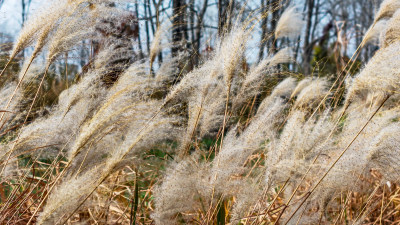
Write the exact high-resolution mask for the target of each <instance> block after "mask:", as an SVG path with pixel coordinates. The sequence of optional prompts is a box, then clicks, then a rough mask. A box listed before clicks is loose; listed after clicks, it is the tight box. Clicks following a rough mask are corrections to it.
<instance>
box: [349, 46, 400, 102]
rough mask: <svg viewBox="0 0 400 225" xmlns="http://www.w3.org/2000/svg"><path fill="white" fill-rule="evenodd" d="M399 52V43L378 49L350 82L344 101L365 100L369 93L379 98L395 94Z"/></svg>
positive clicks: (398, 82)
mask: <svg viewBox="0 0 400 225" xmlns="http://www.w3.org/2000/svg"><path fill="white" fill-rule="evenodd" d="M399 50H400V42H395V43H393V44H392V45H390V46H388V47H386V48H382V49H380V50H379V51H378V52H377V53H376V54H375V56H374V57H373V58H372V59H371V60H370V61H369V62H368V64H367V65H366V67H365V68H364V69H363V70H362V71H361V72H360V74H358V75H357V76H356V77H354V79H353V80H352V82H351V86H350V87H349V89H348V93H347V97H346V101H347V102H349V101H352V100H354V99H355V98H357V97H358V98H361V99H364V100H365V98H366V96H367V93H370V92H373V93H376V94H380V95H381V96H386V95H391V94H394V93H396V90H397V89H398V88H399V84H400V80H399V76H398V70H399V69H400V64H399V63H398V61H397V60H396V59H397V56H398V52H399Z"/></svg>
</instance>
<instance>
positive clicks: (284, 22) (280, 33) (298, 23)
mask: <svg viewBox="0 0 400 225" xmlns="http://www.w3.org/2000/svg"><path fill="white" fill-rule="evenodd" d="M296 10H297V8H296V7H295V6H289V7H288V8H287V9H286V10H285V11H284V12H283V13H282V15H281V17H280V18H279V20H278V23H277V25H276V29H275V38H276V39H278V38H283V37H288V38H290V39H296V38H297V37H298V36H300V35H301V32H302V30H303V26H304V24H305V22H304V20H303V16H302V14H301V13H299V12H297V11H296Z"/></svg>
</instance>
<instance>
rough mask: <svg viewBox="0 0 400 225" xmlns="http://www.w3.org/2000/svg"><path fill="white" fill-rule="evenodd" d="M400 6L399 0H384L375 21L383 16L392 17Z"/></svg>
mask: <svg viewBox="0 0 400 225" xmlns="http://www.w3.org/2000/svg"><path fill="white" fill-rule="evenodd" d="M399 8H400V1H398V0H384V1H383V2H382V3H381V6H380V7H379V10H378V12H377V13H376V15H375V18H374V23H376V22H377V21H378V20H381V19H383V18H390V17H392V16H393V14H394V13H395V12H396V11H397V10H398V9H399Z"/></svg>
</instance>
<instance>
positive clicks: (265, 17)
mask: <svg viewBox="0 0 400 225" xmlns="http://www.w3.org/2000/svg"><path fill="white" fill-rule="evenodd" d="M261 10H262V12H263V13H262V21H261V40H260V49H259V52H258V61H261V60H262V58H263V57H264V49H265V45H266V41H267V40H266V38H267V37H268V36H267V32H268V27H267V24H268V14H269V12H268V11H269V4H268V2H266V0H261Z"/></svg>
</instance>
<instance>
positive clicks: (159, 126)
mask: <svg viewBox="0 0 400 225" xmlns="http://www.w3.org/2000/svg"><path fill="white" fill-rule="evenodd" d="M125 76H128V77H130V79H133V80H134V81H135V83H130V84H129V85H127V84H126V83H125V82H124V81H127V79H128V78H124V77H125ZM146 76H147V75H145V73H141V72H140V65H139V67H138V66H136V65H134V66H132V67H131V68H130V69H128V70H127V71H126V72H125V73H124V75H123V77H122V79H121V80H120V81H119V82H118V83H116V84H115V86H113V88H112V89H111V90H110V92H109V93H108V97H106V99H105V100H104V102H103V104H102V107H101V108H100V109H98V111H97V113H96V114H95V115H94V116H93V118H92V119H90V120H88V121H87V122H86V124H84V125H83V126H82V128H81V131H80V134H79V136H78V138H77V139H76V141H75V143H74V145H73V146H72V147H71V149H70V150H69V153H68V155H69V160H70V162H71V164H70V165H71V166H70V168H69V170H70V171H71V172H70V173H69V175H68V176H67V178H66V180H65V181H64V182H63V183H62V184H61V186H60V187H59V188H60V190H64V188H71V186H70V184H71V183H74V182H73V181H74V180H76V179H78V180H81V182H82V181H83V179H85V180H86V179H90V181H89V180H87V181H86V182H88V183H89V184H90V185H87V186H84V187H82V188H80V189H79V193H75V194H76V196H75V197H74V198H73V199H71V198H69V197H68V196H64V194H63V192H62V191H56V192H53V194H52V196H54V197H52V196H50V198H55V199H58V200H57V201H56V202H55V203H54V204H52V203H49V204H47V205H46V206H45V209H44V212H43V213H42V214H41V219H40V223H43V224H54V223H56V222H57V220H58V219H59V218H63V215H64V214H68V213H71V212H72V211H73V210H74V209H75V208H74V207H76V206H77V204H79V201H82V200H83V198H84V197H85V196H86V195H88V194H90V192H91V191H92V190H93V189H94V188H96V187H97V186H98V185H99V184H100V183H101V182H102V181H103V180H104V179H105V178H106V177H107V176H108V175H109V174H110V173H112V172H114V171H115V170H117V169H119V168H122V167H123V166H124V165H126V164H132V163H134V162H136V163H137V162H138V161H137V159H136V158H137V156H138V154H139V153H141V152H143V151H144V150H146V149H151V148H152V146H156V145H157V144H158V143H160V141H162V140H165V139H173V137H174V136H178V133H179V132H180V131H179V129H176V128H174V127H173V126H172V124H173V123H177V122H178V120H179V118H174V117H171V116H169V117H164V116H161V115H160V116H157V117H154V118H153V115H154V113H156V111H157V109H158V108H159V107H160V106H161V103H162V102H161V101H159V100H158V101H156V100H149V99H147V100H146V99H143V98H144V97H145V96H143V95H142V94H141V92H140V91H141V90H143V89H142V88H143V87H145V85H146V83H147V82H146V81H147V80H149V78H148V77H146ZM152 83H153V82H150V85H151V84H152ZM120 85H122V86H120ZM142 93H143V92H142ZM146 93H148V92H146ZM150 93H151V92H150ZM149 112H154V113H149ZM149 121H151V122H149ZM141 128H144V129H143V130H141ZM128 159H129V160H128ZM95 168H98V169H95ZM100 168H101V169H100ZM93 171H94V172H93ZM69 181H71V182H69ZM57 202H58V203H57Z"/></svg>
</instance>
